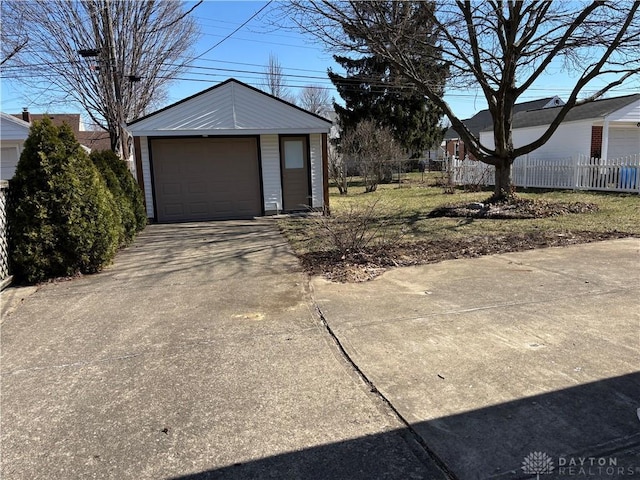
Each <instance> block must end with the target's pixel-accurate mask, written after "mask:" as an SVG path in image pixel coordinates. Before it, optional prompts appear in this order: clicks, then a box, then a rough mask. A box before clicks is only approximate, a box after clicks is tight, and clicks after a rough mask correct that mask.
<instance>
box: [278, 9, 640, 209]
mask: <svg viewBox="0 0 640 480" xmlns="http://www.w3.org/2000/svg"><path fill="white" fill-rule="evenodd" d="M283 8H284V13H285V14H286V15H287V16H289V17H291V18H293V19H294V20H295V22H296V24H297V25H298V26H299V28H301V29H303V30H304V31H306V32H310V33H311V34H313V35H315V36H317V38H319V39H321V40H322V41H323V42H325V43H326V44H327V45H328V46H329V47H331V48H333V49H339V50H343V51H356V52H360V53H363V54H370V53H375V54H377V55H379V56H381V57H383V58H385V59H387V60H388V61H389V62H391V63H393V64H394V65H395V66H396V67H397V68H398V69H399V70H400V71H401V73H402V74H403V75H404V77H405V78H406V80H407V82H410V83H412V84H414V85H415V86H416V87H417V88H419V89H420V91H421V92H422V93H423V94H424V95H425V96H426V97H428V98H429V99H430V100H431V101H432V102H433V103H434V104H435V105H437V106H438V107H440V108H441V109H442V111H443V112H444V113H445V115H446V116H447V117H448V118H449V120H450V121H451V124H452V126H453V127H454V128H455V129H456V131H457V132H458V133H459V134H460V136H461V138H462V139H463V140H464V142H465V145H466V146H467V148H468V149H469V151H470V152H472V153H473V154H474V155H475V156H476V158H478V159H480V160H482V161H483V162H485V163H488V164H491V165H494V166H495V167H496V173H495V191H494V198H496V199H502V198H505V197H509V196H510V195H511V192H510V184H511V165H512V163H513V161H514V160H515V159H516V158H517V157H518V156H520V155H524V154H526V153H529V152H532V151H533V150H535V149H537V148H539V147H540V146H542V145H543V144H544V143H545V142H547V141H548V140H549V138H550V137H551V136H552V135H553V133H554V132H555V131H556V130H557V128H558V126H559V125H560V123H561V122H562V120H563V119H564V118H565V117H566V115H567V113H569V111H570V110H571V109H572V108H573V107H575V106H576V105H580V104H584V103H587V102H591V101H593V100H596V99H597V98H599V97H601V96H602V95H604V94H606V93H607V92H609V91H610V90H611V89H612V88H614V87H616V86H619V85H622V84H623V83H625V82H628V81H629V80H631V79H632V77H634V76H637V74H638V73H639V72H640V18H639V14H638V10H639V8H640V2H631V1H625V0H623V1H620V2H603V1H599V0H594V1H592V2H585V1H579V2H542V1H536V0H526V1H515V0H509V1H500V0H493V1H468V2H465V1H461V0H460V1H453V0H451V1H444V2H437V3H436V2H410V1H393V0H384V1H364V2H361V1H355V0H354V1H334V0H292V1H291V2H290V3H288V4H287V5H285V6H283ZM427 21H434V22H435V26H436V30H435V31H434V33H433V34H431V35H425V32H424V30H423V28H422V25H424V24H425V23H426V22H427ZM430 55H432V56H437V55H440V56H441V58H442V59H443V60H444V61H445V62H447V65H448V84H449V89H450V90H451V89H456V88H462V89H467V88H469V87H478V88H480V90H481V91H482V93H483V95H484V97H485V99H486V101H487V104H488V107H489V112H490V113H491V117H492V119H493V134H494V135H493V136H494V146H492V147H489V146H486V145H482V144H481V143H480V141H479V139H478V138H476V137H475V136H474V135H473V134H472V133H471V132H470V131H469V129H468V128H467V127H466V126H465V125H464V124H463V123H462V121H461V120H460V118H459V117H458V116H457V115H456V114H455V112H454V111H453V110H452V109H451V107H450V106H449V105H448V103H447V102H446V101H445V100H444V99H443V98H442V95H441V94H440V93H439V92H438V91H437V89H434V88H433V87H434V85H433V82H431V81H430V79H429V76H428V75H427V73H428V72H425V71H424V69H423V68H421V66H422V62H423V61H424V59H426V58H428V57H429V56H430ZM552 64H553V66H554V67H557V66H558V64H562V65H564V68H565V69H566V70H567V71H568V72H570V73H572V74H575V76H576V78H575V80H574V81H573V87H572V89H571V92H570V93H569V97H568V99H567V100H566V103H565V105H564V106H563V107H562V108H559V109H558V113H557V115H556V117H555V119H554V120H553V121H552V122H551V124H550V125H549V126H548V128H547V129H546V130H545V132H544V133H542V134H541V135H540V136H539V137H538V138H536V139H533V140H532V141H530V142H529V143H527V144H525V145H520V146H517V147H516V146H514V144H513V139H512V122H513V114H514V105H515V103H516V102H517V100H518V98H519V97H520V96H521V95H523V94H524V93H525V92H526V91H527V90H529V89H530V88H531V87H532V85H533V84H534V82H536V80H538V79H539V78H540V77H541V76H542V75H543V74H544V73H545V72H548V71H549V69H550V67H551V66H552ZM636 78H637V77H636ZM596 85H597V87H598V88H597V91H596V92H595V93H593V94H590V95H588V96H587V97H585V98H582V99H581V98H580V97H581V96H583V95H584V92H585V91H588V90H593V88H594V87H595V86H596Z"/></svg>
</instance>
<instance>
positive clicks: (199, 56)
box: [191, 0, 273, 61]
mask: <svg viewBox="0 0 640 480" xmlns="http://www.w3.org/2000/svg"><path fill="white" fill-rule="evenodd" d="M272 2H273V0H269V1H268V2H267V3H266V4H265V5H263V6H262V8H260V9H259V10H258V11H257V12H255V13H254V14H253V15H251V16H250V17H249V18H248V19H247V20H246V21H245V22H243V23H242V24H241V25H240V26H239V27H238V28H236V29H235V30H234V31H233V32H231V33H230V34H229V35H227V36H226V37H224V38H223V39H222V40H220V41H219V42H218V43H216V44H215V45H214V46H213V47H210V48H208V49H207V50H205V51H204V52H202V53H201V54H200V55H198V56H196V57H194V58H192V59H191V61H194V60H198V59H199V58H201V57H203V56H204V55H206V54H207V53H209V52H210V51H211V50H213V49H214V48H216V47H217V46H219V45H220V44H221V43H223V42H225V41H227V40H228V39H229V38H231V37H232V36H233V35H234V34H235V33H237V32H238V31H240V29H242V27H244V26H245V25H246V24H247V23H249V22H250V21H251V20H253V19H254V18H256V17H257V16H258V15H259V14H260V13H261V12H262V11H263V10H264V9H265V8H267V7H268V6H269V5H271V3H272Z"/></svg>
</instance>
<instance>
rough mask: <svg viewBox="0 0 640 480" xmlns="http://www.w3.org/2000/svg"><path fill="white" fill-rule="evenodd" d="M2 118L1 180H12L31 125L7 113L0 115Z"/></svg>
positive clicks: (0, 129) (0, 137) (0, 135)
mask: <svg viewBox="0 0 640 480" xmlns="http://www.w3.org/2000/svg"><path fill="white" fill-rule="evenodd" d="M0 117H1V119H0V120H1V124H0V147H1V150H0V180H10V179H11V178H13V174H14V173H15V171H16V165H17V164H18V160H19V159H20V154H22V147H23V145H24V141H25V140H26V139H27V137H28V136H29V129H30V128H31V125H30V124H29V123H27V122H25V121H23V120H21V119H19V118H16V117H14V116H13V115H8V114H6V113H0Z"/></svg>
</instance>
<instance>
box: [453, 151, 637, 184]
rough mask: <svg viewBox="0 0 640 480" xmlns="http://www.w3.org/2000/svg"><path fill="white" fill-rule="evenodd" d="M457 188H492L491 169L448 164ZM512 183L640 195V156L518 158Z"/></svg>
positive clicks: (459, 162)
mask: <svg viewBox="0 0 640 480" xmlns="http://www.w3.org/2000/svg"><path fill="white" fill-rule="evenodd" d="M449 162H450V163H449V167H448V168H451V174H452V177H453V183H454V184H456V185H493V182H494V172H495V169H494V167H493V166H492V165H487V164H486V163H482V162H478V161H474V160H460V159H455V158H454V159H451V160H450V161H449ZM511 178H512V182H513V184H514V185H515V186H516V187H522V188H528V187H531V188H567V189H574V190H604V191H610V192H636V193H640V154H638V155H629V156H626V157H621V158H613V159H601V158H590V157H588V156H586V155H576V156H574V157H568V158H555V159H547V158H545V159H541V158H533V157H530V156H529V155H524V156H522V157H518V158H517V159H516V160H515V162H514V163H513V167H512V170H511Z"/></svg>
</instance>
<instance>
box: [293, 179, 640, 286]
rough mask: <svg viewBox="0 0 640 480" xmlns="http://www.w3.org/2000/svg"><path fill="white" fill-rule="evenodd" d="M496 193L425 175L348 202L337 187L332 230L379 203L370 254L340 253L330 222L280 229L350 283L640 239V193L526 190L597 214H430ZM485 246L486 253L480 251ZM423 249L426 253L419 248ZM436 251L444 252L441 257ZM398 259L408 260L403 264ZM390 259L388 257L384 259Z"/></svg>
mask: <svg viewBox="0 0 640 480" xmlns="http://www.w3.org/2000/svg"><path fill="white" fill-rule="evenodd" d="M490 194H491V192H489V191H482V192H473V193H469V192H464V191H463V190H462V189H459V190H456V191H455V192H454V193H452V194H445V193H444V191H443V188H442V187H440V186H437V185H436V177H435V176H434V174H427V175H426V176H425V177H424V181H423V180H422V175H421V174H417V173H413V174H408V175H407V176H406V177H404V178H403V182H402V183H401V184H397V183H396V184H390V185H380V186H379V187H378V190H377V191H376V192H373V193H367V194H365V193H364V188H363V187H358V186H355V187H350V189H349V195H347V196H340V195H339V194H338V192H337V189H335V188H331V189H330V195H331V196H330V205H331V212H332V219H331V220H330V222H333V223H332V224H331V223H330V225H335V224H336V222H337V223H340V222H341V223H342V224H348V223H349V222H350V221H352V220H353V219H352V218H351V219H350V218H349V217H353V212H362V211H363V210H364V209H367V208H368V207H367V206H371V205H372V204H373V205H374V206H373V207H370V208H368V210H369V211H368V213H370V218H369V219H368V220H367V232H366V234H369V235H371V237H372V240H371V241H370V242H368V244H367V245H365V246H364V248H360V249H353V250H358V251H350V252H346V254H345V252H344V251H342V252H336V245H335V242H334V241H333V240H332V239H331V238H330V236H328V235H326V230H327V229H326V228H324V227H325V226H326V225H327V224H326V222H325V221H324V220H319V219H318V218H317V217H313V216H310V217H306V218H305V217H301V218H287V219H282V220H280V228H281V230H282V231H283V233H284V234H285V235H286V237H287V238H288V240H289V241H290V243H291V245H292V247H293V249H294V251H295V252H296V253H297V254H298V255H299V256H300V257H301V258H302V261H303V264H304V265H305V267H306V268H307V270H309V271H310V272H311V273H324V274H326V275H327V276H328V277H330V278H334V279H337V280H350V279H351V280H353V279H355V280H358V279H359V278H350V276H349V275H348V272H347V274H346V275H341V274H340V273H339V272H340V271H344V270H345V269H347V270H349V269H353V268H355V267H354V265H357V266H358V267H357V268H358V269H360V270H362V268H364V269H367V268H369V269H372V271H373V274H372V275H367V274H365V275H356V277H365V278H363V279H368V278H369V277H372V276H375V274H377V273H379V271H381V270H383V269H384V268H386V267H387V266H388V265H385V264H389V265H400V264H417V263H425V262H430V261H438V260H439V259H440V260H441V259H444V258H459V257H461V256H477V255H482V254H486V253H497V252H500V251H514V250H523V249H527V248H538V247H543V246H551V245H564V244H568V243H579V242H584V241H594V240H601V239H606V238H617V237H622V236H640V196H639V195H638V194H617V193H604V192H602V193H601V192H584V191H570V190H557V191H544V192H542V191H538V192H533V191H529V192H518V196H519V197H521V198H523V199H531V200H534V201H537V202H551V203H555V202H560V203H564V204H567V203H570V204H573V203H576V202H580V203H586V204H594V205H595V206H596V207H597V211H593V212H588V213H574V214H565V215H557V216H549V217H546V218H530V219H487V218H459V217H453V218H450V217H437V218H433V217H430V216H429V213H430V212H432V211H433V210H434V209H437V208H439V207H443V206H446V205H452V204H468V203H471V202H482V201H484V200H485V199H487V198H488V197H489V196H490ZM350 212H351V214H350ZM347 227H348V225H347ZM528 239H530V241H528ZM479 244H482V245H484V246H485V247H486V248H484V247H483V248H473V247H474V246H477V245H479ZM492 244H493V246H492ZM421 245H422V246H424V248H418V247H419V246H421ZM427 249H428V250H430V251H431V254H432V255H431V257H429V258H427V256H424V255H421V254H418V255H417V256H416V254H415V253H411V252H421V251H423V250H427ZM460 250H464V251H462V252H461V251H460ZM436 251H437V253H438V254H434V252H436ZM467 251H468V252H467ZM465 252H467V253H468V254H465ZM398 255H401V256H402V258H401V261H400V262H399V261H398V258H397V257H398ZM425 255H426V254H425ZM383 257H388V258H386V260H384V259H382V260H381V258H383ZM407 257H409V258H407ZM336 272H338V273H336ZM376 272H377V273H376ZM352 276H353V275H352Z"/></svg>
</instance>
